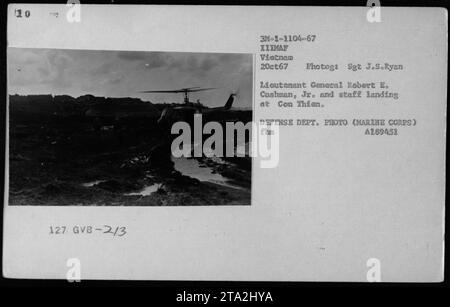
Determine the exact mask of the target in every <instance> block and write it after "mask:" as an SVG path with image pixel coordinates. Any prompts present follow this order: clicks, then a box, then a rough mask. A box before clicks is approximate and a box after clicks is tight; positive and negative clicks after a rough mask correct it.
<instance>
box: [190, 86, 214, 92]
mask: <svg viewBox="0 0 450 307" xmlns="http://www.w3.org/2000/svg"><path fill="white" fill-rule="evenodd" d="M215 89H217V88H216V87H207V88H199V89H195V90H190V91H189V92H191V93H192V92H202V91H209V90H215Z"/></svg>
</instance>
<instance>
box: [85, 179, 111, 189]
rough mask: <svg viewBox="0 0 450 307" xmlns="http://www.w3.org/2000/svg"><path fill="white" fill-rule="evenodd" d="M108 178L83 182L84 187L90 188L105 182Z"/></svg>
mask: <svg viewBox="0 0 450 307" xmlns="http://www.w3.org/2000/svg"><path fill="white" fill-rule="evenodd" d="M105 181H106V180H95V181H91V182H86V183H83V184H81V185H82V186H83V187H86V188H89V187H93V186H94V185H97V184H99V183H102V182H105Z"/></svg>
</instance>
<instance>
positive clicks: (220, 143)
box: [8, 48, 253, 206]
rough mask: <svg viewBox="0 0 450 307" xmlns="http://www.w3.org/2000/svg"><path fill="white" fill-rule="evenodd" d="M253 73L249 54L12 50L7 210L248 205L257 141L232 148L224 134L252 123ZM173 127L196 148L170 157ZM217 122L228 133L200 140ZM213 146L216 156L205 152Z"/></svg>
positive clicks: (233, 142) (244, 140)
mask: <svg viewBox="0 0 450 307" xmlns="http://www.w3.org/2000/svg"><path fill="white" fill-rule="evenodd" d="M252 63H253V57H252V55H251V54H225V53H223V54H215V53H183V52H142V51H141V52H133V51H98V50H62V49H59V50H58V49H27V48H9V49H8V85H9V171H10V172H9V205H18V206H213V205H230V206H231V205H250V196H251V195H250V191H251V157H250V155H249V144H250V137H251V134H250V132H251V131H250V130H249V129H247V131H246V132H245V131H244V133H246V136H245V137H244V138H242V139H237V140H235V137H234V136H235V135H234V133H231V134H230V133H228V135H227V134H226V131H227V130H226V129H227V128H226V127H225V126H226V125H225V124H226V123H234V122H241V123H244V124H247V123H249V122H251V120H252V78H253V73H252V71H253V70H252V65H253V64H252ZM194 115H197V120H194ZM177 121H179V122H183V123H187V124H188V125H189V126H186V130H191V131H184V130H183V131H181V132H182V133H184V134H186V137H187V138H186V139H185V142H184V143H185V144H179V145H180V146H181V147H183V146H184V147H185V148H184V150H186V148H188V147H190V148H191V152H189V150H188V152H185V155H182V156H176V155H175V156H174V155H173V153H172V150H171V145H172V143H173V142H174V141H175V142H176V141H177V140H176V136H177V135H178V132H180V131H177V133H176V134H174V133H171V127H172V126H173V124H174V123H175V122H177ZM212 121H214V122H215V123H217V124H218V125H219V126H216V128H215V130H220V129H217V127H219V128H221V127H223V129H222V131H214V130H211V131H209V134H204V135H203V134H202V136H201V137H200V138H198V137H196V136H194V130H195V129H201V130H203V126H204V125H206V124H207V123H208V122H212ZM194 125H196V126H199V127H194ZM188 127H189V128H188ZM191 132H192V133H191ZM218 133H220V135H215V136H211V134H218ZM179 137H182V138H184V136H179ZM209 137H213V138H214V139H215V141H216V143H217V144H212V150H214V149H217V154H215V153H216V152H213V153H212V154H211V153H208V151H207V150H206V146H205V147H204V146H203V145H204V143H205V142H206V141H207V140H208V138H209ZM178 143H179V142H178ZM181 143H183V142H181ZM227 146H228V147H230V146H231V147H232V151H231V152H232V155H226V154H225V150H226V148H225V147H227ZM198 149H199V150H200V154H194V152H196V153H197V151H198ZM219 149H220V150H219ZM210 151H211V149H210Z"/></svg>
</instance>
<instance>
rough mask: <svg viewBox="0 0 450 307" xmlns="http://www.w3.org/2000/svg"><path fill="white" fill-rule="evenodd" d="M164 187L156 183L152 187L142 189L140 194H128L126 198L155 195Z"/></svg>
mask: <svg viewBox="0 0 450 307" xmlns="http://www.w3.org/2000/svg"><path fill="white" fill-rule="evenodd" d="M161 186H162V184H161V183H155V184H152V185H149V186H147V187H145V188H144V189H142V190H141V191H139V192H133V193H126V194H125V195H126V196H149V195H151V194H152V193H155V192H156V191H158V189H159V188H160V187H161Z"/></svg>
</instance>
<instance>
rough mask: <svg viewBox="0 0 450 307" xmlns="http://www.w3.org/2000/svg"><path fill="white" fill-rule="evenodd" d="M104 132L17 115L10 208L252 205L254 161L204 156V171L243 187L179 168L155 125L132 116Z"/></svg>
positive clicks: (79, 122)
mask: <svg viewBox="0 0 450 307" xmlns="http://www.w3.org/2000/svg"><path fill="white" fill-rule="evenodd" d="M96 125H97V127H96ZM98 128H99V127H98V123H96V124H95V123H93V121H92V119H89V118H86V117H82V116H81V117H80V116H69V117H61V116H52V115H49V116H35V115H32V116H27V115H26V114H14V113H11V114H10V124H9V133H10V138H9V162H10V163H9V204H10V205H34V206H37V205H38V206H43V205H46V206H47V205H48V206H91V205H96V206H205V205H250V186H251V160H250V159H249V158H233V159H229V161H227V162H228V163H215V162H214V160H211V159H206V158H200V159H199V162H200V164H201V165H202V166H204V167H209V168H211V169H212V170H213V171H214V172H218V173H219V174H221V175H222V176H224V177H226V178H229V180H230V182H231V183H232V184H233V185H235V186H239V187H240V188H231V187H227V186H223V185H219V184H214V183H210V182H202V181H199V180H197V179H194V178H192V177H189V176H184V175H182V174H181V173H180V172H178V171H176V170H175V169H174V167H173V163H172V162H171V160H170V152H167V147H166V146H162V145H161V144H164V141H165V140H164V137H163V136H162V135H163V134H162V133H161V131H160V130H159V128H158V127H157V125H156V123H155V122H154V121H150V120H148V119H141V120H138V119H132V120H127V121H126V120H124V121H122V122H120V123H108V124H106V123H105V124H104V125H101V127H100V128H101V129H98ZM99 180H101V182H98V183H97V184H94V185H91V186H86V183H89V182H94V181H99ZM156 183H157V184H158V187H159V188H158V189H157V191H156V192H154V193H151V194H150V195H148V196H143V195H132V196H130V195H126V194H128V193H133V192H137V191H140V190H142V189H143V188H144V187H146V186H149V185H152V184H156Z"/></svg>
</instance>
